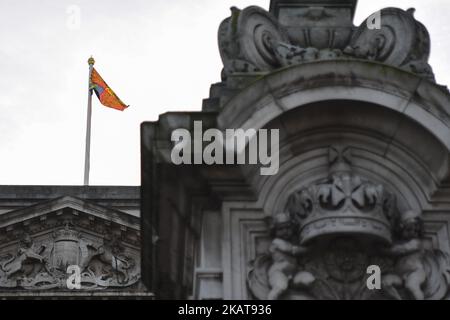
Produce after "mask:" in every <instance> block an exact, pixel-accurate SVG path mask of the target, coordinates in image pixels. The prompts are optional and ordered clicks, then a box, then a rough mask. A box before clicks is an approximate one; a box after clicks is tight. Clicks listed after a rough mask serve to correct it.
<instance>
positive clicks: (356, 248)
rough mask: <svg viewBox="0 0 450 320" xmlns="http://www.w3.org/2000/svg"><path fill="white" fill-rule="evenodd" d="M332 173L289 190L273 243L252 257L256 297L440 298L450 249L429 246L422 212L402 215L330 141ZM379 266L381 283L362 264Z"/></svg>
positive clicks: (448, 273)
mask: <svg viewBox="0 0 450 320" xmlns="http://www.w3.org/2000/svg"><path fill="white" fill-rule="evenodd" d="M329 160H330V169H329V179H328V180H327V181H325V182H324V183H318V184H314V185H312V186H310V187H308V188H305V189H302V190H300V191H297V192H294V193H293V194H292V195H291V196H290V197H289V199H288V201H287V204H286V213H281V214H277V215H275V217H274V218H273V222H272V223H271V224H270V228H271V237H272V243H271V245H270V247H269V249H268V252H267V253H266V254H263V255H261V256H258V257H257V258H256V259H255V261H253V262H252V263H251V268H250V271H249V274H248V286H249V289H250V291H251V293H252V294H253V296H254V297H256V298H257V299H444V298H447V297H448V291H449V285H450V282H449V281H450V256H449V255H448V254H446V253H444V252H442V251H439V250H428V249H426V246H425V243H424V239H423V223H422V220H421V214H420V213H416V212H414V211H407V212H403V213H401V214H399V213H398V210H397V208H396V205H395V198H394V196H393V195H391V194H390V193H388V192H387V191H386V190H385V188H384V187H383V186H382V185H380V184H377V183H373V182H370V181H369V180H367V179H364V178H362V177H360V176H358V175H356V174H354V173H353V170H352V167H351V166H350V164H351V162H352V156H351V150H350V149H348V148H347V149H346V148H339V147H333V148H331V149H330V153H329ZM371 265H377V266H379V267H380V268H381V270H382V288H381V290H369V289H368V288H367V284H366V281H367V277H368V274H367V268H368V267H369V266H371Z"/></svg>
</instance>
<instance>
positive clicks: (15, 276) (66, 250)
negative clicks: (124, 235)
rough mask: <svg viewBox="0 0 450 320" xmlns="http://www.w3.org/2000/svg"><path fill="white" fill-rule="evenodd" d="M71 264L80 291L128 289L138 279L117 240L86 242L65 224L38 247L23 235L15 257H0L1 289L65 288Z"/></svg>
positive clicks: (112, 237) (129, 256)
mask: <svg viewBox="0 0 450 320" xmlns="http://www.w3.org/2000/svg"><path fill="white" fill-rule="evenodd" d="M71 265H77V266H79V268H80V271H81V289H82V290H102V289H106V288H119V287H129V286H131V285H133V284H135V283H136V282H137V281H139V279H140V274H139V266H138V265H137V264H136V261H135V259H134V258H133V257H132V256H131V255H130V254H129V253H128V251H127V250H126V249H125V247H124V246H123V244H122V242H121V241H120V239H119V238H118V237H115V236H110V235H107V236H105V238H104V240H103V242H96V241H93V240H88V239H86V238H84V237H83V236H82V234H81V233H80V232H79V231H78V230H76V229H75V228H74V226H73V225H72V224H71V223H70V222H68V221H67V222H66V223H65V226H64V227H63V228H61V229H58V230H56V231H55V232H53V235H52V237H51V238H49V239H48V240H41V241H40V243H39V244H36V243H35V242H34V241H33V239H32V238H31V237H30V235H25V236H24V237H23V240H22V241H21V242H20V243H19V246H18V249H17V253H16V254H15V255H10V254H9V255H7V256H4V257H3V258H0V288H2V289H26V290H48V289H58V288H60V289H65V288H67V287H66V280H67V278H68V274H67V273H66V272H67V267H68V266H71Z"/></svg>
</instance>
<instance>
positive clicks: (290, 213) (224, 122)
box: [141, 0, 450, 299]
mask: <svg viewBox="0 0 450 320" xmlns="http://www.w3.org/2000/svg"><path fill="white" fill-rule="evenodd" d="M356 2H357V1H356V0H272V1H271V4H270V10H269V11H266V10H264V9H261V8H259V7H254V6H252V7H248V8H245V9H242V10H241V9H237V8H232V10H231V11H232V12H231V16H230V17H229V18H227V19H226V20H224V21H223V22H222V24H221V25H220V27H219V32H218V36H219V51H220V54H221V57H222V61H223V64H224V68H223V71H222V81H221V82H220V83H217V84H213V85H212V86H211V92H210V97H209V98H208V99H206V100H204V102H203V109H202V111H201V112H178V113H177V112H175V113H167V114H162V115H161V116H160V118H159V120H158V121H156V122H148V123H144V124H143V125H142V127H141V139H142V195H143V197H142V216H141V219H142V233H143V246H142V249H143V255H142V257H143V261H142V262H143V280H144V282H145V284H146V285H147V286H148V287H149V288H150V289H151V290H152V291H153V292H154V293H155V294H156V296H157V297H158V298H187V297H192V298H194V299H447V298H448V297H449V292H448V291H449V279H450V278H449V273H448V270H449V267H450V256H449V254H450V238H449V230H450V229H449V222H450V188H449V186H450V184H449V177H450V171H449V150H450V94H449V91H448V89H447V88H446V87H444V86H441V85H439V84H437V83H436V81H435V79H434V75H433V71H432V68H431V66H430V65H429V64H428V58H429V53H430V36H429V34H428V32H427V30H426V28H425V27H424V26H423V25H422V24H421V23H420V22H419V21H417V20H416V18H415V17H414V10H413V9H410V10H406V11H405V10H401V9H397V8H386V9H383V10H381V12H380V18H381V20H380V28H373V27H370V28H369V25H370V21H369V23H368V21H365V22H363V23H362V24H361V26H355V25H354V24H353V16H354V12H355V10H356ZM369 20H370V19H369ZM196 121H199V122H200V121H201V123H202V126H203V130H204V131H206V130H207V129H210V128H218V129H220V130H223V131H225V130H227V129H239V128H241V129H244V130H250V129H254V130H259V129H278V130H279V143H278V145H277V146H276V147H277V148H272V151H274V152H276V151H277V150H278V152H277V156H278V158H279V170H278V173H277V174H275V175H267V176H264V175H261V174H260V172H261V171H260V169H261V165H257V164H252V165H249V164H235V165H223V164H217V163H216V164H213V165H207V164H201V165H189V164H181V165H175V164H174V163H173V161H172V158H171V154H172V151H173V148H174V141H172V133H173V132H174V130H177V129H179V128H184V129H185V130H187V131H188V132H190V133H191V134H192V136H195V132H194V130H195V122H196ZM249 145H250V143H248V144H247V149H248V148H249V147H248V146H249ZM272 147H273V146H272ZM244 152H245V151H244ZM192 156H195V154H193V155H192ZM155 233H156V234H157V235H158V237H159V240H158V241H157V242H155V241H153V237H154V236H155ZM373 266H377V267H379V269H380V270H381V279H380V281H381V289H379V290H378V289H374V290H371V289H370V288H369V287H368V286H367V280H368V277H369V274H368V273H367V270H368V268H369V269H370V267H373Z"/></svg>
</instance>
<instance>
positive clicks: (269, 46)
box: [219, 6, 289, 73]
mask: <svg viewBox="0 0 450 320" xmlns="http://www.w3.org/2000/svg"><path fill="white" fill-rule="evenodd" d="M231 12H232V15H231V17H230V18H228V19H226V20H225V21H223V22H222V24H221V25H220V27H219V49H220V54H221V57H222V61H223V63H224V67H225V72H226V73H233V72H255V71H266V70H270V69H272V68H275V67H278V66H279V63H278V61H277V59H276V57H275V55H274V52H273V48H274V44H275V43H279V42H288V41H289V40H288V36H287V33H286V31H285V30H284V29H283V27H281V25H279V23H278V22H277V20H276V19H275V18H274V17H273V16H272V15H271V14H269V13H268V12H267V11H265V10H263V9H261V8H259V7H256V6H251V7H248V8H246V9H244V10H239V9H237V8H236V7H233V8H231Z"/></svg>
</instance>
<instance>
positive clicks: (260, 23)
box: [218, 6, 435, 81]
mask: <svg viewBox="0 0 450 320" xmlns="http://www.w3.org/2000/svg"><path fill="white" fill-rule="evenodd" d="M316 9H317V8H315V9H314V10H316ZM311 10H313V9H311ZM311 10H310V11H311ZM231 11H232V15H231V17H230V18H228V19H226V20H224V21H223V22H222V24H221V25H220V27H219V34H218V37H219V50H220V54H221V57H222V61H223V64H224V75H225V76H227V75H230V74H234V73H248V72H270V71H273V70H276V69H278V68H281V67H286V66H290V65H295V64H299V63H304V62H310V61H317V60H327V59H363V60H371V61H378V62H382V63H385V64H388V65H391V66H395V67H399V68H401V69H404V70H406V71H409V72H412V73H415V74H418V75H420V76H422V77H424V78H427V79H429V80H431V81H435V79H434V74H433V71H432V69H431V67H430V65H429V64H428V58H429V54H430V36H429V34H428V32H427V30H426V28H425V27H424V26H423V25H422V24H421V23H420V22H418V21H417V20H416V19H415V18H414V9H409V10H407V11H404V10H401V9H397V8H386V9H383V10H381V28H380V29H379V30H376V29H374V30H369V29H368V27H367V22H366V21H365V22H363V23H362V24H361V26H360V27H358V28H356V27H355V28H354V29H353V36H352V37H351V38H350V40H349V41H348V43H347V44H346V45H345V46H344V47H341V48H337V47H335V46H333V45H331V46H330V47H329V48H315V47H302V46H301V45H300V44H298V43H295V41H293V40H291V39H290V37H289V35H288V32H287V31H286V29H285V26H282V25H281V24H280V23H279V22H278V21H277V19H276V18H275V17H274V16H273V15H272V14H271V13H269V12H267V11H265V10H264V9H261V8H259V7H256V6H251V7H248V8H245V9H243V10H239V9H237V8H235V7H233V8H232V9H231ZM322 11H323V10H322ZM322 11H321V12H322ZM312 17H313V18H314V19H316V20H321V19H327V18H328V16H327V14H326V12H325V11H323V12H322V14H320V15H317V14H313V12H311V13H309V14H307V15H306V16H299V17H298V19H305V20H310V19H312ZM336 32H337V31H336V30H331V29H330V34H331V35H333V34H334V35H336Z"/></svg>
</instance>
